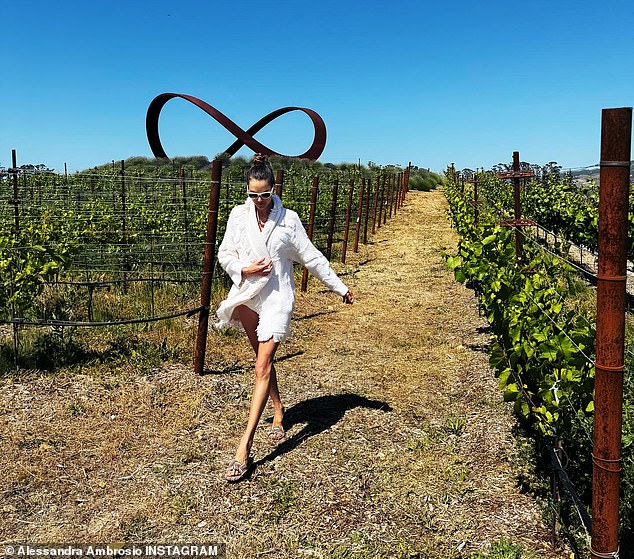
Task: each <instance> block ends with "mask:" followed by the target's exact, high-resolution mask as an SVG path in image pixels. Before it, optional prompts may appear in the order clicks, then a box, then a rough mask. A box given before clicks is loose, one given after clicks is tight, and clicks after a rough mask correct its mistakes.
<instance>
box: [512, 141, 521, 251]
mask: <svg viewBox="0 0 634 559" xmlns="http://www.w3.org/2000/svg"><path fill="white" fill-rule="evenodd" d="M519 171H520V152H519V151H514V152H513V172H514V173H515V174H517V175H519ZM513 206H514V209H515V221H519V220H520V219H521V218H522V206H521V202H520V177H519V176H516V177H513ZM521 260H522V234H521V232H520V230H519V226H518V225H515V261H516V262H520V261H521Z"/></svg>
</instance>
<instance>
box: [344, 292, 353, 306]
mask: <svg viewBox="0 0 634 559" xmlns="http://www.w3.org/2000/svg"><path fill="white" fill-rule="evenodd" d="M343 302H344V303H345V304H346V305H352V303H354V297H353V296H352V292H351V291H348V293H346V294H345V295H344V296H343Z"/></svg>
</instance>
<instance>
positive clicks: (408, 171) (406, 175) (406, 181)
mask: <svg viewBox="0 0 634 559" xmlns="http://www.w3.org/2000/svg"><path fill="white" fill-rule="evenodd" d="M411 169H412V162H411V161H410V162H409V163H408V164H407V170H406V171H405V192H406V193H407V192H409V173H410V171H411Z"/></svg>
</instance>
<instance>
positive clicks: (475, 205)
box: [473, 174, 480, 225]
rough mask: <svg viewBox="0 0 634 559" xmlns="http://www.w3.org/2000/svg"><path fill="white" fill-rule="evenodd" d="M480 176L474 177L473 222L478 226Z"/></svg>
mask: <svg viewBox="0 0 634 559" xmlns="http://www.w3.org/2000/svg"><path fill="white" fill-rule="evenodd" d="M478 204H479V201H478V175H477V174H476V175H473V221H474V222H475V224H476V225H478V220H479V217H480V216H479V213H478Z"/></svg>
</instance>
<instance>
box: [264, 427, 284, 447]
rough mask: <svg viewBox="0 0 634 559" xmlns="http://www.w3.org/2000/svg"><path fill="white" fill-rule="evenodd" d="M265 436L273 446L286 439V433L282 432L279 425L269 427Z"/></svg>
mask: <svg viewBox="0 0 634 559" xmlns="http://www.w3.org/2000/svg"><path fill="white" fill-rule="evenodd" d="M266 434H267V435H268V437H269V441H271V442H272V443H273V444H279V443H281V442H282V441H283V440H284V439H286V433H285V431H284V427H282V426H281V425H276V426H274V427H269V428H268V430H267V432H266Z"/></svg>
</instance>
